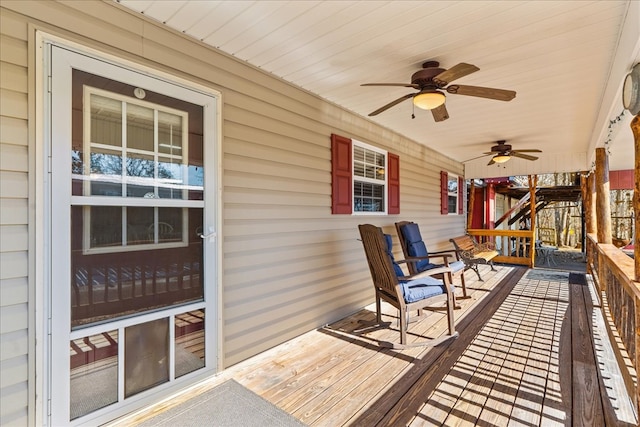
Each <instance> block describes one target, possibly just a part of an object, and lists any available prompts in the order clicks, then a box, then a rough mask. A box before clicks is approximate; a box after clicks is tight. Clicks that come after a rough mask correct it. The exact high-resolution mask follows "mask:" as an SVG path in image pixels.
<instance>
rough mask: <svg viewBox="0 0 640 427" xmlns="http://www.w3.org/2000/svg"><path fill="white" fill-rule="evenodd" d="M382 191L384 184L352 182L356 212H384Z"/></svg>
mask: <svg viewBox="0 0 640 427" xmlns="http://www.w3.org/2000/svg"><path fill="white" fill-rule="evenodd" d="M384 193H385V191H384V185H378V184H372V183H368V182H359V181H356V182H354V184H353V195H354V204H355V206H354V210H355V211H356V212H384Z"/></svg>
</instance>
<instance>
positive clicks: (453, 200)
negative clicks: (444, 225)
mask: <svg viewBox="0 0 640 427" xmlns="http://www.w3.org/2000/svg"><path fill="white" fill-rule="evenodd" d="M447 207H448V209H447V213H449V214H457V213H458V177H457V176H455V175H449V176H448V177H447Z"/></svg>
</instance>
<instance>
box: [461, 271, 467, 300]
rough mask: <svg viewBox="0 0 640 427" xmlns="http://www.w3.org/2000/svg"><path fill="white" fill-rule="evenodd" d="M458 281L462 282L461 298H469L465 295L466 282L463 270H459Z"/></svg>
mask: <svg viewBox="0 0 640 427" xmlns="http://www.w3.org/2000/svg"><path fill="white" fill-rule="evenodd" d="M460 283H461V284H462V298H469V297H468V296H467V283H466V282H465V280H464V270H462V271H460Z"/></svg>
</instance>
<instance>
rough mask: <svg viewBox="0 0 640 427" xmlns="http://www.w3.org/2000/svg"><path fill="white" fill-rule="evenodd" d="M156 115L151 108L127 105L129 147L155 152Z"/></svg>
mask: <svg viewBox="0 0 640 427" xmlns="http://www.w3.org/2000/svg"><path fill="white" fill-rule="evenodd" d="M153 141H154V113H153V110H152V109H151V108H147V107H143V106H140V105H136V104H133V103H127V147H128V148H135V149H138V150H144V151H155V150H154V149H153Z"/></svg>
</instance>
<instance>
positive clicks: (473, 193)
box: [467, 179, 476, 230]
mask: <svg viewBox="0 0 640 427" xmlns="http://www.w3.org/2000/svg"><path fill="white" fill-rule="evenodd" d="M475 201H476V180H475V179H471V185H470V186H469V204H468V206H467V209H468V212H467V230H469V229H470V228H472V227H473V204H474V203H475Z"/></svg>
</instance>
